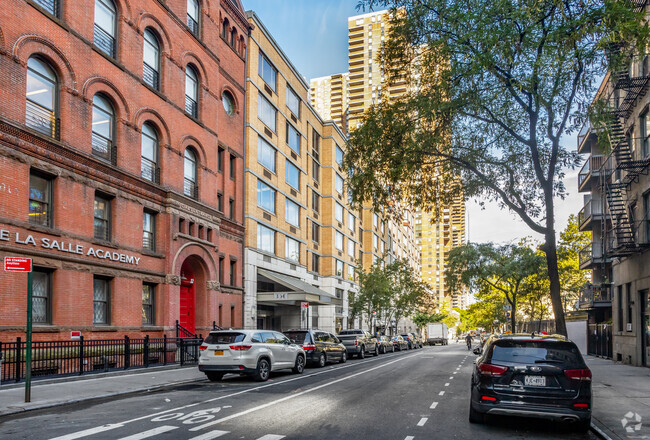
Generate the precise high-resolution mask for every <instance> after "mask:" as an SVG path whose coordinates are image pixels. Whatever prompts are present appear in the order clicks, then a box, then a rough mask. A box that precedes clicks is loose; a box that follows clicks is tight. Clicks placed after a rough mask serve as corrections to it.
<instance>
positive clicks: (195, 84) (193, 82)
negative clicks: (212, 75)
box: [185, 64, 199, 118]
mask: <svg viewBox="0 0 650 440" xmlns="http://www.w3.org/2000/svg"><path fill="white" fill-rule="evenodd" d="M198 103H199V76H198V75H197V74H196V70H195V69H194V67H192V66H191V65H190V64H188V65H187V67H186V68H185V111H186V112H187V113H188V114H190V115H192V116H193V117H195V118H198V117H199V105H198Z"/></svg>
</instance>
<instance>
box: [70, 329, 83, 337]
mask: <svg viewBox="0 0 650 440" xmlns="http://www.w3.org/2000/svg"><path fill="white" fill-rule="evenodd" d="M70 339H81V332H79V331H71V332H70Z"/></svg>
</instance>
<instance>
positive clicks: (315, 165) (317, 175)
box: [311, 159, 320, 182]
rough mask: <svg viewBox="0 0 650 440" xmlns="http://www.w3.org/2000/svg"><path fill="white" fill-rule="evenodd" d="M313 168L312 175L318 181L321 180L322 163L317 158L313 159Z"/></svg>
mask: <svg viewBox="0 0 650 440" xmlns="http://www.w3.org/2000/svg"><path fill="white" fill-rule="evenodd" d="M311 170H312V173H311V174H312V177H313V178H314V180H315V181H316V182H318V181H319V180H320V165H319V164H318V162H316V159H312V160H311Z"/></svg>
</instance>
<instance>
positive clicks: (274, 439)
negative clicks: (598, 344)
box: [257, 434, 285, 440]
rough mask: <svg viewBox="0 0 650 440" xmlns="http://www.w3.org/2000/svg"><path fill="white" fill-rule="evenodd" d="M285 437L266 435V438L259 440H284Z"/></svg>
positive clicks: (259, 439)
mask: <svg viewBox="0 0 650 440" xmlns="http://www.w3.org/2000/svg"><path fill="white" fill-rule="evenodd" d="M284 437H285V436H284V435H275V434H266V435H265V436H262V437H260V438H258V439H257V440H280V439H283V438H284Z"/></svg>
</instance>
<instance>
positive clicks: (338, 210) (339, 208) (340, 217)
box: [334, 202, 343, 223]
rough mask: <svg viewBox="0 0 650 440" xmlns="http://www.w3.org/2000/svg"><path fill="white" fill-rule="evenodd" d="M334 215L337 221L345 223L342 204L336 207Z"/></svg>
mask: <svg viewBox="0 0 650 440" xmlns="http://www.w3.org/2000/svg"><path fill="white" fill-rule="evenodd" d="M334 209H335V211H334V215H335V217H336V221H338V222H341V223H343V205H341V204H340V203H338V202H337V203H336V207H335V208H334Z"/></svg>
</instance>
